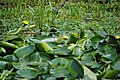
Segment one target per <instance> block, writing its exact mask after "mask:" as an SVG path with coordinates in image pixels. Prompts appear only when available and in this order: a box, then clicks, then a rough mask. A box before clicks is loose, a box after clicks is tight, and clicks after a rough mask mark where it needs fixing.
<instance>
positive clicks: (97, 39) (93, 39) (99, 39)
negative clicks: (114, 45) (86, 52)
mask: <svg viewBox="0 0 120 80" xmlns="http://www.w3.org/2000/svg"><path fill="white" fill-rule="evenodd" d="M103 39H104V38H103V37H102V36H94V37H92V38H91V39H90V40H91V42H92V44H93V46H94V47H96V44H97V43H98V42H99V41H101V40H103Z"/></svg>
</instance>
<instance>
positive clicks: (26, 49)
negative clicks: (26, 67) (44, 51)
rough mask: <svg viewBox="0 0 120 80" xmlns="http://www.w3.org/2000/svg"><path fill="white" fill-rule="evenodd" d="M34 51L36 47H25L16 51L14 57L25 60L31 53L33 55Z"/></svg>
mask: <svg viewBox="0 0 120 80" xmlns="http://www.w3.org/2000/svg"><path fill="white" fill-rule="evenodd" d="M34 49H35V46H34V45H30V46H24V47H21V48H18V49H17V50H15V51H14V55H15V56H17V57H18V58H23V57H25V56H28V55H29V54H30V53H32V52H33V51H34Z"/></svg>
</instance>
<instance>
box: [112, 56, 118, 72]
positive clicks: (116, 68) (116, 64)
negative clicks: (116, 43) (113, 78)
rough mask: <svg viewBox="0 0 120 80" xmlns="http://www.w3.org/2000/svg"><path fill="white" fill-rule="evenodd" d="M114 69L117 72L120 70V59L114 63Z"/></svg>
mask: <svg viewBox="0 0 120 80" xmlns="http://www.w3.org/2000/svg"><path fill="white" fill-rule="evenodd" d="M113 69H115V70H120V58H119V57H118V59H117V60H116V61H115V62H114V64H113Z"/></svg>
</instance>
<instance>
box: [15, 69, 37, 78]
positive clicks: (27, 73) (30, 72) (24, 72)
mask: <svg viewBox="0 0 120 80" xmlns="http://www.w3.org/2000/svg"><path fill="white" fill-rule="evenodd" d="M17 74H19V75H20V76H21V77H25V78H29V79H33V78H35V77H36V76H37V75H38V73H37V71H36V70H34V69H31V68H29V69H26V68H25V69H20V70H18V71H17Z"/></svg>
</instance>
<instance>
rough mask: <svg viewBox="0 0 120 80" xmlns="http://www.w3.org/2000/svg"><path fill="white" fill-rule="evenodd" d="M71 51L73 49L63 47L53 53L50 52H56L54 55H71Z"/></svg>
mask: <svg viewBox="0 0 120 80" xmlns="http://www.w3.org/2000/svg"><path fill="white" fill-rule="evenodd" d="M70 53H71V50H69V49H67V48H64V47H63V48H58V49H54V50H53V53H50V54H54V55H69V54H70Z"/></svg>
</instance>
